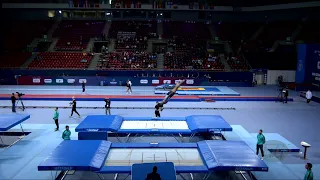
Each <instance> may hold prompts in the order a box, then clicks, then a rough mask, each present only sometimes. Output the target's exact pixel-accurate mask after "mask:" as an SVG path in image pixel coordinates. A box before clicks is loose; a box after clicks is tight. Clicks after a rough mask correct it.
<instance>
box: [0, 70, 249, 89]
mask: <svg viewBox="0 0 320 180" xmlns="http://www.w3.org/2000/svg"><path fill="white" fill-rule="evenodd" d="M207 74H209V75H210V76H211V79H208V78H206V77H205V75H207ZM0 76H1V78H2V82H1V84H20V85H72V84H73V85H79V84H80V83H81V82H82V81H83V80H85V81H86V82H87V84H88V85H92V86H98V85H101V82H103V84H104V85H117V86H118V85H124V84H125V82H126V81H127V80H128V79H130V80H131V81H132V83H133V85H141V86H150V85H159V84H163V83H164V82H168V81H169V83H175V81H176V80H178V79H189V81H188V82H187V83H186V85H193V86H198V85H201V86H211V85H215V86H251V84H252V78H253V75H252V73H251V72H196V71H88V70H3V71H1V72H0ZM142 76H144V77H142ZM147 76H148V77H147ZM153 76H154V77H153ZM171 76H173V77H171ZM15 77H16V78H15Z"/></svg>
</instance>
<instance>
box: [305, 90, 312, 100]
mask: <svg viewBox="0 0 320 180" xmlns="http://www.w3.org/2000/svg"><path fill="white" fill-rule="evenodd" d="M306 98H307V103H310V101H311V99H312V92H311V91H310V90H308V91H307V92H306Z"/></svg>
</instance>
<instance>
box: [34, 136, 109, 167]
mask: <svg viewBox="0 0 320 180" xmlns="http://www.w3.org/2000/svg"><path fill="white" fill-rule="evenodd" d="M110 146H111V142H108V141H95V140H88V141H86V140H83V141H77V140H66V141H63V142H62V143H61V144H60V145H59V146H58V147H57V148H56V149H55V150H54V151H53V152H52V153H51V154H50V156H49V157H47V158H46V159H45V160H44V161H43V162H42V163H40V165H39V166H38V170H39V171H48V170H56V171H58V170H80V171H98V170H100V169H101V167H102V166H103V165H104V162H105V160H106V158H107V155H108V152H109V149H110Z"/></svg>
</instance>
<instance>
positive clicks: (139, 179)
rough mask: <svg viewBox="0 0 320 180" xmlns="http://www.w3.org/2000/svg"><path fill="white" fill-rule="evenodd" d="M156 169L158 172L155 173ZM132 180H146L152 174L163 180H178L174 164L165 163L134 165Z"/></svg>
mask: <svg viewBox="0 0 320 180" xmlns="http://www.w3.org/2000/svg"><path fill="white" fill-rule="evenodd" d="M154 167H156V168H157V171H156V172H155V173H152V172H153V168H154ZM131 173H132V174H131V179H132V180H144V179H146V177H147V176H148V174H149V176H150V175H152V174H157V175H156V176H159V177H160V178H161V179H163V180H176V179H177V177H176V170H175V167H174V164H173V163H172V162H163V163H143V164H133V165H132V170H131Z"/></svg>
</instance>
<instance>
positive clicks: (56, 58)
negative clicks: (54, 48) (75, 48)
mask: <svg viewBox="0 0 320 180" xmlns="http://www.w3.org/2000/svg"><path fill="white" fill-rule="evenodd" d="M91 60H92V56H90V55H88V54H86V53H78V52H42V53H40V54H39V59H38V60H33V61H32V62H31V63H30V64H29V66H28V68H29V69H86V68H88V66H89V65H90V63H91Z"/></svg>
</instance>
